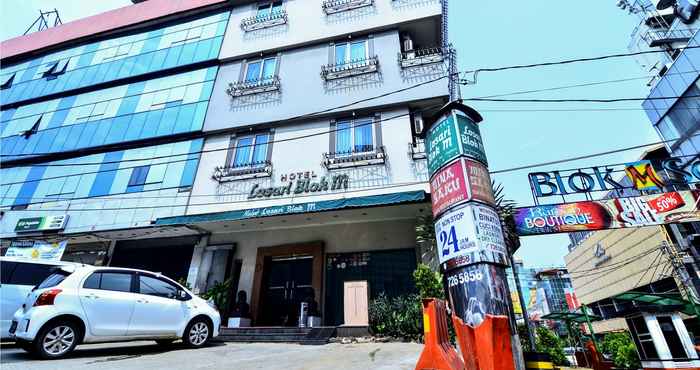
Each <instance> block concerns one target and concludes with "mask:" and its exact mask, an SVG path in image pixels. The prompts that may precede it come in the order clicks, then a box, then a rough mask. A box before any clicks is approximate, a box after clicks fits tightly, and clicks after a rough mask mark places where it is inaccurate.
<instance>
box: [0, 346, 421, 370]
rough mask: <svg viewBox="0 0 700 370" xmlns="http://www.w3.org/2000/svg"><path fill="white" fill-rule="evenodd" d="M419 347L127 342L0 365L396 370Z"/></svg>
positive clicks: (8, 355)
mask: <svg viewBox="0 0 700 370" xmlns="http://www.w3.org/2000/svg"><path fill="white" fill-rule="evenodd" d="M422 347H423V346H422V345H420V344H415V343H363V344H339V343H333V344H327V345H322V346H302V345H297V344H267V343H251V344H238V343H213V344H212V345H210V346H208V347H206V348H201V349H186V348H182V347H181V346H178V345H177V344H175V345H174V346H173V347H172V348H167V349H164V348H162V347H160V346H158V345H155V344H154V343H153V342H132V343H118V344H93V345H85V346H78V348H77V349H76V351H75V352H74V353H73V354H72V355H71V356H70V357H68V358H65V359H62V360H54V361H40V360H36V359H34V358H32V357H30V356H29V355H28V354H27V353H25V352H24V351H22V350H21V349H19V348H16V347H14V346H13V345H4V344H3V345H2V346H1V347H0V363H1V364H2V365H1V367H2V369H3V370H15V369H16V370H20V369H21V370H44V369H46V370H57V369H58V370H63V369H78V368H80V369H81V370H82V369H99V370H112V369H113V370H132V369H133V370H142V369H148V370H155V369H167V370H178V369H183V370H184V369H187V370H196V369H203V370H204V369H206V370H218V369H221V370H232V369H236V370H246V369H260V370H272V369H284V370H297V369H299V370H301V369H304V370H321V369H323V370H328V369H332V370H369V369H372V370H395V369H396V370H399V369H413V368H414V366H415V364H416V360H417V359H418V355H419V354H420V351H421V349H422Z"/></svg>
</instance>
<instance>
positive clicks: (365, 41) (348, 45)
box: [332, 37, 370, 66]
mask: <svg viewBox="0 0 700 370" xmlns="http://www.w3.org/2000/svg"><path fill="white" fill-rule="evenodd" d="M369 41H370V38H369V37H363V38H361V39H354V40H353V39H349V40H346V41H341V42H335V43H333V58H332V60H333V65H335V66H342V65H352V64H356V63H360V62H365V61H367V60H369V58H370V45H369ZM360 42H362V43H363V44H364V48H365V57H364V59H359V60H353V59H352V58H351V55H352V50H351V49H352V45H353V44H358V43H360ZM339 45H344V46H345V56H344V58H343V63H338V55H337V51H338V46H339Z"/></svg>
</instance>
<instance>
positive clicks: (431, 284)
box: [413, 263, 445, 299]
mask: <svg viewBox="0 0 700 370" xmlns="http://www.w3.org/2000/svg"><path fill="white" fill-rule="evenodd" d="M413 282H414V283H416V288H418V293H419V294H420V297H421V299H425V298H440V299H442V298H444V297H445V290H444V289H443V287H442V275H441V274H440V273H439V272H435V271H433V270H432V269H431V268H430V267H429V266H428V265H425V264H422V263H421V264H418V267H417V268H416V270H415V271H413Z"/></svg>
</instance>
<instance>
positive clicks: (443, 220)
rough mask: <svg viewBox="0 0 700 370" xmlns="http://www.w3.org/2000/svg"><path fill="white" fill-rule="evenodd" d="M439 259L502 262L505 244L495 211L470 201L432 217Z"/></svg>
mask: <svg viewBox="0 0 700 370" xmlns="http://www.w3.org/2000/svg"><path fill="white" fill-rule="evenodd" d="M435 236H436V238H437V241H438V258H439V260H440V263H444V262H447V261H449V260H457V261H459V264H460V265H463V264H468V263H475V262H494V263H502V262H503V261H505V260H506V259H505V256H506V253H507V252H506V247H505V242H504V241H503V230H502V229H501V221H500V218H499V217H498V214H497V213H496V212H495V211H494V210H493V209H491V208H490V207H486V206H482V205H479V204H477V203H470V204H467V205H464V206H461V207H459V208H457V209H453V210H450V211H447V212H445V213H444V214H443V215H442V216H441V217H440V218H439V219H437V221H435Z"/></svg>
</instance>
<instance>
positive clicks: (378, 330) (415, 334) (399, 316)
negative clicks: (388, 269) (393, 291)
mask: <svg viewBox="0 0 700 370" xmlns="http://www.w3.org/2000/svg"><path fill="white" fill-rule="evenodd" d="M369 324H370V328H371V329H372V332H373V333H374V334H377V335H381V336H387V337H394V338H399V339H402V340H414V341H421V340H422V338H423V307H422V305H421V299H420V297H419V296H418V295H417V294H408V295H402V296H398V297H394V298H389V297H387V296H386V295H384V294H380V295H379V297H377V298H376V299H374V300H372V302H370V304H369Z"/></svg>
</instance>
